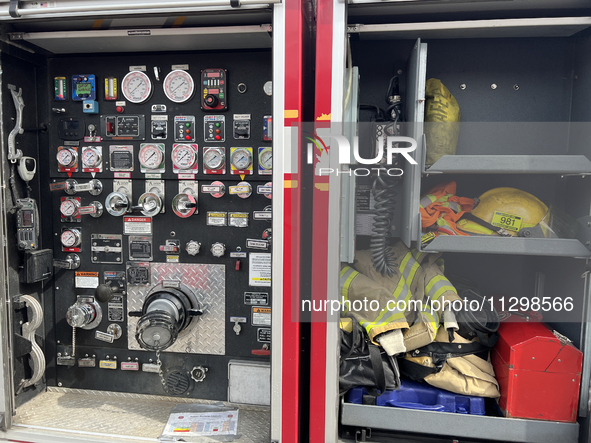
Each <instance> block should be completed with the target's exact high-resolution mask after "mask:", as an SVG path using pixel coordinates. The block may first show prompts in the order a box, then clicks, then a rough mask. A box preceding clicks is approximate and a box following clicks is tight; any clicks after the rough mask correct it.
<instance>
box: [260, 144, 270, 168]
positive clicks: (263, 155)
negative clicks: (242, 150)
mask: <svg viewBox="0 0 591 443" xmlns="http://www.w3.org/2000/svg"><path fill="white" fill-rule="evenodd" d="M259 165H260V167H261V168H263V169H264V170H266V171H268V170H270V169H273V148H265V149H263V150H262V151H261V152H259Z"/></svg>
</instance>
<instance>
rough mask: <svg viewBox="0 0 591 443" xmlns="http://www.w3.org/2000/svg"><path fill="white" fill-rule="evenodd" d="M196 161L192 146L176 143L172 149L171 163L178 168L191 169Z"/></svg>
mask: <svg viewBox="0 0 591 443" xmlns="http://www.w3.org/2000/svg"><path fill="white" fill-rule="evenodd" d="M196 161H197V153H196V152H195V149H193V147H192V146H189V145H176V146H175V147H174V149H173V150H172V163H173V164H174V165H175V166H176V167H177V168H178V169H191V168H192V167H193V166H195V162H196Z"/></svg>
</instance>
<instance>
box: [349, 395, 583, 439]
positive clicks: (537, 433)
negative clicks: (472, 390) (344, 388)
mask: <svg viewBox="0 0 591 443" xmlns="http://www.w3.org/2000/svg"><path fill="white" fill-rule="evenodd" d="M341 406H342V407H341V423H342V424H343V425H345V426H359V427H363V428H371V429H383V430H389V431H400V432H416V433H421V434H431V435H437V436H441V435H442V434H447V435H450V436H452V437H455V438H481V439H485V440H494V441H502V442H524V441H527V442H529V443H555V442H557V441H559V442H561V443H571V442H576V441H577V440H578V437H579V424H578V423H560V422H553V421H543V420H524V419H517V418H504V417H486V416H479V415H464V414H451V413H448V412H431V411H420V410H414V409H401V408H390V407H384V406H369V405H357V404H351V403H342V405H341Z"/></svg>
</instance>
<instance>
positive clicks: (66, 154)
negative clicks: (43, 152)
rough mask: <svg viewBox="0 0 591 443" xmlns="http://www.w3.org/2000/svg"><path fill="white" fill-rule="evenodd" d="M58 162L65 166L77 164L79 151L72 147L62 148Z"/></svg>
mask: <svg viewBox="0 0 591 443" xmlns="http://www.w3.org/2000/svg"><path fill="white" fill-rule="evenodd" d="M56 158H57V162H58V163H59V164H60V165H61V166H63V167H64V168H70V167H72V166H74V165H75V164H76V161H77V160H78V153H77V152H76V151H74V150H73V149H70V148H65V149H60V150H59V151H58V152H57V157H56Z"/></svg>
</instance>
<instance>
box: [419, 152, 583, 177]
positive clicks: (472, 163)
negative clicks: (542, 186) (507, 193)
mask: <svg viewBox="0 0 591 443" xmlns="http://www.w3.org/2000/svg"><path fill="white" fill-rule="evenodd" d="M423 172H424V173H426V174H452V173H453V174H470V173H478V174H591V161H590V160H589V159H588V158H587V157H585V156H584V155H444V156H443V157H441V158H440V159H439V160H437V161H436V162H435V163H434V164H433V165H432V166H431V167H429V168H428V169H427V168H425V170H424V171H423Z"/></svg>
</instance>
